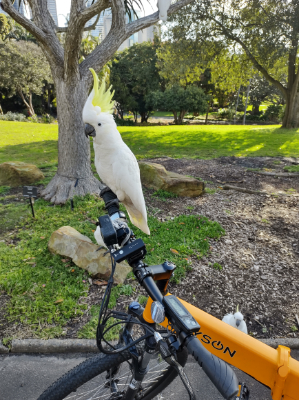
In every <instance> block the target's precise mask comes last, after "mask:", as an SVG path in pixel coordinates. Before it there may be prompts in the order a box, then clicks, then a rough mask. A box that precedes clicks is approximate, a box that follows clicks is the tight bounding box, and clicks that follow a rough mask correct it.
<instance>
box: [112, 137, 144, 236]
mask: <svg viewBox="0 0 299 400" xmlns="http://www.w3.org/2000/svg"><path fill="white" fill-rule="evenodd" d="M112 175H113V176H114V179H115V185H116V191H115V194H116V195H117V197H118V199H119V200H120V201H121V202H122V203H123V204H124V206H125V207H126V209H127V211H128V214H129V216H130V219H131V222H132V223H133V224H134V225H135V226H137V228H139V229H141V230H142V231H143V232H144V233H147V234H148V235H149V234H150V231H149V228H148V225H147V213H146V208H145V202H144V197H143V193H142V187H141V182H140V170H139V165H138V163H137V160H136V158H135V156H134V154H133V153H132V152H131V150H130V149H129V148H128V147H127V146H126V145H125V144H124V146H122V148H121V149H120V152H119V157H116V158H115V159H114V162H113V163H112ZM108 186H109V185H108ZM110 187H111V186H110ZM111 189H112V187H111ZM112 190H113V189H112Z"/></svg>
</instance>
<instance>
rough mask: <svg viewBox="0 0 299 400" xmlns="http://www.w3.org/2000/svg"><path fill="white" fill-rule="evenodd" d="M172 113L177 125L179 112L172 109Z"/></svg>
mask: <svg viewBox="0 0 299 400" xmlns="http://www.w3.org/2000/svg"><path fill="white" fill-rule="evenodd" d="M172 113H173V119H174V123H175V124H176V125H177V123H178V114H177V112H176V111H172Z"/></svg>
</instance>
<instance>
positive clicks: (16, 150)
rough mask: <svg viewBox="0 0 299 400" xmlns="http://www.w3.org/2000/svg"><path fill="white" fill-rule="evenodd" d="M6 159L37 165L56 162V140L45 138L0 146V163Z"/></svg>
mask: <svg viewBox="0 0 299 400" xmlns="http://www.w3.org/2000/svg"><path fill="white" fill-rule="evenodd" d="M7 161H23V162H28V163H34V164H35V165H38V166H42V165H43V164H45V163H54V162H57V141H56V140H46V141H40V142H31V143H22V144H16V145H8V146H3V147H1V148H0V163H3V162H7Z"/></svg>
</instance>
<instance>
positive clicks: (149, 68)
mask: <svg viewBox="0 0 299 400" xmlns="http://www.w3.org/2000/svg"><path fill="white" fill-rule="evenodd" d="M158 45H159V44H158V43H157V42H155V43H150V42H143V43H137V44H134V45H133V46H131V47H129V48H128V49H125V50H124V51H122V52H120V53H118V54H117V56H116V57H115V59H114V60H113V62H112V66H111V76H110V82H111V84H112V86H113V88H114V89H115V94H114V99H115V100H116V101H117V103H118V106H117V107H118V111H119V113H120V115H121V116H122V115H123V112H124V111H132V112H133V113H134V116H135V122H137V116H138V114H139V115H140V116H141V122H147V120H148V117H149V115H150V112H151V111H152V108H151V106H150V105H149V104H148V103H146V96H147V95H148V94H149V93H150V92H151V91H155V90H159V89H160V85H161V78H160V76H159V72H158V68H157V65H156V64H157V54H156V49H157V47H158Z"/></svg>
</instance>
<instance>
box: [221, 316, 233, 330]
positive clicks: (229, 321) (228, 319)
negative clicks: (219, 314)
mask: <svg viewBox="0 0 299 400" xmlns="http://www.w3.org/2000/svg"><path fill="white" fill-rule="evenodd" d="M233 318H234V316H233V314H226V315H225V316H224V317H223V318H222V321H223V322H225V323H227V324H229V325H232V319H233ZM232 326H234V327H236V326H235V324H233V325H232Z"/></svg>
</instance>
